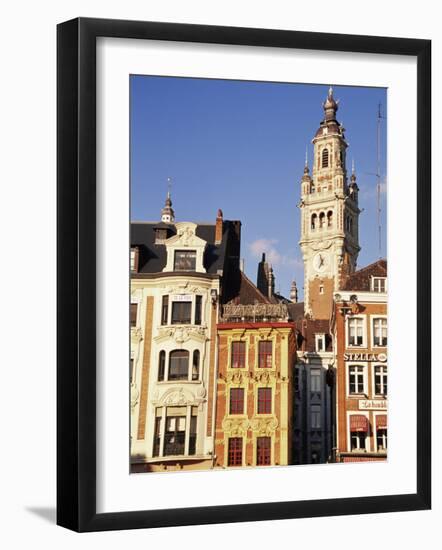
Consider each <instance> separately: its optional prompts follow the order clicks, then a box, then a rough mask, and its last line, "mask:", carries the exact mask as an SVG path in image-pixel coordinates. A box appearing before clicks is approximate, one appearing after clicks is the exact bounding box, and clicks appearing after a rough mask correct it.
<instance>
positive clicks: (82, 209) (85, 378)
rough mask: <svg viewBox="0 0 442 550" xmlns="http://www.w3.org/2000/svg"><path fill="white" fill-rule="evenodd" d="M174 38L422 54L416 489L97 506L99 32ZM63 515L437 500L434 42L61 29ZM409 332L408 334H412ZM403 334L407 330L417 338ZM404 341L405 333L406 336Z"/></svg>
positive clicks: (70, 522) (84, 518) (95, 519)
mask: <svg viewBox="0 0 442 550" xmlns="http://www.w3.org/2000/svg"><path fill="white" fill-rule="evenodd" d="M97 37H115V38H133V39H142V40H167V41H181V42H197V43H207V44H230V45H247V46H266V47H274V48H282V47H283V48H300V49H309V50H326V51H336V52H359V53H377V54H395V55H403V56H414V57H416V59H417V173H416V182H417V186H418V188H419V190H420V192H419V193H418V194H417V205H416V206H417V227H418V235H417V334H416V338H417V350H418V356H417V357H416V358H415V360H416V372H417V388H416V399H417V433H416V438H417V472H416V479H417V491H416V493H415V494H397V495H385V496H374V497H361V498H338V499H324V500H311V501H293V502H272V503H265V502H264V503H260V504H242V505H226V506H209V507H199V508H180V509H177V508H171V509H167V510H140V511H134V512H117V513H97V512H96V474H97V467H96V435H97V430H96V336H95V334H96V322H97V316H96V306H95V303H96V266H95V263H96V238H95V236H96V39H97ZM57 46H58V59H57V71H58V76H57V91H58V100H57V118H58V122H57V138H58V147H57V159H58V167H57V179H58V199H57V208H58V244H57V251H58V264H57V278H58V289H57V302H58V306H57V316H58V337H57V345H58V352H57V363H58V367H57V415H58V420H57V437H58V442H57V523H58V524H59V525H61V526H64V527H66V528H69V529H72V530H75V531H79V532H84V531H104V530H111V529H134V528H151V527H164V526H178V525H197V524H209V523H227V522H242V521H260V520H275V519H286V518H305V517H319V516H328V515H346V514H369V513H380V512H398V511H410V510H425V509H429V508H430V506H431V418H430V411H431V372H430V364H431V363H430V361H431V355H430V354H431V352H430V350H431V342H430V338H431V294H430V293H431V290H430V286H431V285H430V283H431V279H430V278H431V259H430V257H431V256H430V254H431V231H430V227H431V199H430V197H431V41H429V40H416V39H408V38H387V37H376V36H354V35H338V34H324V33H312V32H297V31H285V30H267V29H254V28H235V27H218V26H203V25H189V24H172V23H160V22H140V21H120V20H107V19H88V18H79V19H74V20H71V21H67V22H64V23H61V24H60V25H58V28H57ZM409 336H410V335H409ZM409 336H407V338H408V337H409ZM404 341H405V339H404Z"/></svg>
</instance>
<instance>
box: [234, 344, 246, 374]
mask: <svg viewBox="0 0 442 550" xmlns="http://www.w3.org/2000/svg"><path fill="white" fill-rule="evenodd" d="M231 363H232V369H242V368H244V367H245V366H246V343H245V342H233V343H232V361H231Z"/></svg>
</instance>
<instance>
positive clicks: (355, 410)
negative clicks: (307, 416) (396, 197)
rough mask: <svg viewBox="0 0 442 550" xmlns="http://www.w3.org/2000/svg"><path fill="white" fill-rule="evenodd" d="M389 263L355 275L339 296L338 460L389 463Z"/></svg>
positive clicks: (335, 329) (336, 314)
mask: <svg viewBox="0 0 442 550" xmlns="http://www.w3.org/2000/svg"><path fill="white" fill-rule="evenodd" d="M387 282H388V279H387V262H386V260H378V261H376V262H374V263H373V264H370V265H368V266H366V267H364V268H363V269H360V270H358V271H356V272H355V273H353V274H351V275H350V276H349V277H347V279H346V280H345V281H344V283H343V285H342V287H341V289H339V292H336V293H335V295H334V310H333V317H332V330H333V334H334V340H335V343H336V344H335V349H334V355H335V364H336V374H337V376H336V410H337V422H336V460H337V461H340V462H361V461H364V462H365V461H378V460H385V459H386V457H387V448H388V423H387V405H388V400H387V394H388V384H387V380H388V349H387V342H388V317H387V291H388V288H387V284H388V283H387Z"/></svg>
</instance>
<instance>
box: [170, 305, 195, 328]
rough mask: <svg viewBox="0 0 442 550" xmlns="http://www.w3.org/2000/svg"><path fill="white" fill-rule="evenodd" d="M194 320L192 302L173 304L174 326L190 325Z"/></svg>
mask: <svg viewBox="0 0 442 550" xmlns="http://www.w3.org/2000/svg"><path fill="white" fill-rule="evenodd" d="M191 319H192V302H172V324H173V325H177V324H179V325H189V324H190V322H191Z"/></svg>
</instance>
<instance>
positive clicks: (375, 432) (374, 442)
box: [373, 411, 388, 453]
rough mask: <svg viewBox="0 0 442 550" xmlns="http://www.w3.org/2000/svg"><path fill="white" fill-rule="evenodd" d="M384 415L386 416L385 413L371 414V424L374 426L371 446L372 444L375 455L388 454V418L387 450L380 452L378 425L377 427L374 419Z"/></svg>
mask: <svg viewBox="0 0 442 550" xmlns="http://www.w3.org/2000/svg"><path fill="white" fill-rule="evenodd" d="M384 414H385V415H386V414H387V411H382V412H375V413H373V424H374V426H373V444H374V448H375V449H376V452H377V453H380V452H386V453H388V418H387V448H386V449H384V450H382V451H381V450H380V449H379V447H378V425H377V418H376V417H377V416H378V415H384Z"/></svg>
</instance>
